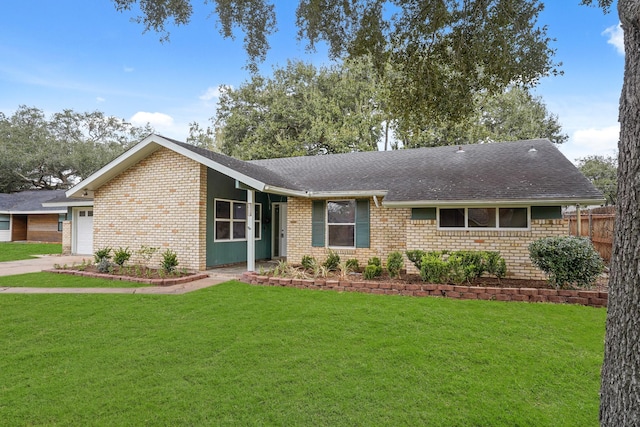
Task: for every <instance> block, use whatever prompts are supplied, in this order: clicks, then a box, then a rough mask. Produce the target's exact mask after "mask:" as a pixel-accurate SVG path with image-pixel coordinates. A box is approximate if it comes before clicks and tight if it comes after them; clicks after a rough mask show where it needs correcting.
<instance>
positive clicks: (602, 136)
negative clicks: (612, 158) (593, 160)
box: [560, 124, 620, 160]
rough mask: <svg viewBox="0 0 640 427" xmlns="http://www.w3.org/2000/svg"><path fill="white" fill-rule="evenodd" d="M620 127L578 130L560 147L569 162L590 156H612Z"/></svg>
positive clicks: (615, 148) (616, 146) (616, 144)
mask: <svg viewBox="0 0 640 427" xmlns="http://www.w3.org/2000/svg"><path fill="white" fill-rule="evenodd" d="M619 135H620V125H618V124H616V125H613V126H607V127H604V128H589V129H580V130H577V131H575V132H574V133H573V135H572V138H571V140H570V141H569V142H567V143H566V144H562V146H560V151H562V152H563V153H564V154H565V155H566V156H567V157H568V158H569V159H570V160H575V159H579V158H583V157H586V156H591V155H612V154H614V153H615V152H616V150H617V148H618V138H619Z"/></svg>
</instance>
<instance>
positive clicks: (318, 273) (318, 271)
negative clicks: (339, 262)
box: [313, 264, 329, 279]
mask: <svg viewBox="0 0 640 427" xmlns="http://www.w3.org/2000/svg"><path fill="white" fill-rule="evenodd" d="M328 275H329V269H328V268H327V267H325V266H324V265H319V264H316V265H314V266H313V277H314V278H316V279H317V278H318V277H323V278H324V277H327V276H328Z"/></svg>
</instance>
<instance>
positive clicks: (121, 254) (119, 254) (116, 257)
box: [113, 247, 131, 267]
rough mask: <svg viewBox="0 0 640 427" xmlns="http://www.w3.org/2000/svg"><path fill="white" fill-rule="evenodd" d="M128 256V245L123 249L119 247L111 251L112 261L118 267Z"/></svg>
mask: <svg viewBox="0 0 640 427" xmlns="http://www.w3.org/2000/svg"><path fill="white" fill-rule="evenodd" d="M130 258H131V251H130V250H129V247H126V248H124V249H123V248H122V247H120V248H118V249H117V250H114V251H113V262H115V263H116V264H118V265H119V266H120V267H122V266H123V265H124V263H125V262H127V261H129V259H130Z"/></svg>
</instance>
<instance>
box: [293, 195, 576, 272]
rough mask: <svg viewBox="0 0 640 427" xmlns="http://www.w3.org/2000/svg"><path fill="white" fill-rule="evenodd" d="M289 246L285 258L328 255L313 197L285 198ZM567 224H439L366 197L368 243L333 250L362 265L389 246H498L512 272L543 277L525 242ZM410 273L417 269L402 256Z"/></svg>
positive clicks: (561, 229)
mask: <svg viewBox="0 0 640 427" xmlns="http://www.w3.org/2000/svg"><path fill="white" fill-rule="evenodd" d="M287 204H288V220H287V226H288V239H287V245H288V252H287V259H288V261H289V262H292V263H300V262H301V260H302V257H303V256H304V255H311V256H313V257H315V258H316V259H318V260H323V259H324V258H326V255H327V252H328V249H327V248H323V247H312V246H311V215H312V200H310V199H302V198H294V197H289V198H288V203H287ZM567 234H568V225H567V222H566V220H563V219H534V220H531V229H530V230H527V231H506V230H500V231H475V230H469V231H467V230H456V231H448V230H447V231H444V230H438V229H437V224H436V221H435V220H412V219H411V209H409V208H397V209H396V208H384V207H382V206H380V207H376V206H375V203H374V201H373V199H371V200H370V247H369V248H362V249H360V248H359V249H338V250H335V252H336V253H338V254H339V255H340V257H341V258H342V259H343V260H345V259H349V258H356V259H357V260H358V262H359V263H360V265H361V266H363V265H365V264H366V263H367V261H368V259H369V258H371V257H374V256H376V257H379V258H380V259H381V260H382V262H383V264H384V263H385V262H386V258H387V256H388V255H389V253H390V252H393V251H400V252H402V253H403V254H404V252H405V251H407V250H413V249H421V250H424V251H435V250H444V249H446V250H478V251H484V250H487V251H497V252H500V254H501V255H502V257H503V258H504V259H505V261H506V263H507V274H508V277H511V278H529V279H544V278H545V276H544V274H543V273H542V272H541V271H540V270H538V269H537V268H535V267H534V266H533V265H532V264H531V261H530V259H529V252H528V246H529V243H531V242H532V241H534V240H537V239H540V238H542V237H547V236H557V235H567ZM405 266H406V268H407V271H408V272H409V273H417V270H416V269H415V266H414V265H413V264H412V263H411V261H409V260H408V259H407V258H406V255H405Z"/></svg>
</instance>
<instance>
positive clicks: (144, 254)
mask: <svg viewBox="0 0 640 427" xmlns="http://www.w3.org/2000/svg"><path fill="white" fill-rule="evenodd" d="M158 250H159V249H158V248H154V247H152V246H146V245H142V246H140V249H138V251H137V253H138V255H139V256H140V258H142V259H143V260H144V263H145V265H147V266H148V265H149V261H151V258H153V256H154V255H155V253H156V252H158Z"/></svg>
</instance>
